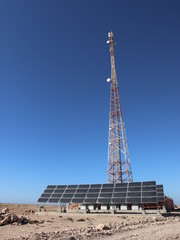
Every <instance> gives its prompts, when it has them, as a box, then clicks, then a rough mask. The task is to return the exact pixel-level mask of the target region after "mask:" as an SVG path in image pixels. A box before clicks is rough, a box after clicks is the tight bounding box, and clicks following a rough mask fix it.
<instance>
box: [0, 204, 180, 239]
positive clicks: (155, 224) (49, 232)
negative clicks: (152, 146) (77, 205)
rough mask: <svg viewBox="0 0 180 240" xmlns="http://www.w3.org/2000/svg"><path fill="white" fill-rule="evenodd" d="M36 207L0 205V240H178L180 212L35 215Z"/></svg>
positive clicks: (52, 208) (53, 208)
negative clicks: (163, 214)
mask: <svg viewBox="0 0 180 240" xmlns="http://www.w3.org/2000/svg"><path fill="white" fill-rule="evenodd" d="M36 210H37V206H36V205H13V204H8V205H5V204H0V240H20V239H21V240H42V239H44V240H60V239H64V240H65V239H66V240H68V239H69V240H84V239H89V240H91V239H104V240H109V239H112V240H120V239H121V240H125V239H131V240H135V239H138V240H139V239H140V240H143V239H153V240H156V239H157V240H170V239H180V212H179V211H176V212H174V213H172V214H168V215H167V216H160V215H155V214H154V215H150V214H147V215H142V214H116V215H112V214H83V213H61V214H58V212H57V211H58V209H57V208H56V207H49V209H47V210H48V211H52V210H53V211H55V213H54V214H51V213H47V212H46V213H42V214H40V215H36V213H35V211H36Z"/></svg>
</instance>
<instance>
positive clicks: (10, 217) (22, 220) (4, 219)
mask: <svg viewBox="0 0 180 240" xmlns="http://www.w3.org/2000/svg"><path fill="white" fill-rule="evenodd" d="M27 223H29V219H28V218H27V217H25V216H23V215H20V216H17V215H15V214H14V213H10V212H9V209H8V208H4V209H2V210H1V212H0V226H4V225H7V224H13V225H22V224H27Z"/></svg>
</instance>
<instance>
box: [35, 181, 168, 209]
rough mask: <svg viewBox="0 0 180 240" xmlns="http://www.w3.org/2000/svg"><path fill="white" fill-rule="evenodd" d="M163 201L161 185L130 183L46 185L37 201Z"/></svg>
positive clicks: (130, 202) (109, 202) (112, 202)
mask: <svg viewBox="0 0 180 240" xmlns="http://www.w3.org/2000/svg"><path fill="white" fill-rule="evenodd" d="M162 201H164V191H163V185H156V182H155V181H149V182H132V183H116V184H113V183H106V184H91V185H90V184H80V185H77V184H76V185H48V186H47V187H46V189H45V191H44V192H43V194H42V195H41V197H40V198H39V199H38V202H39V203H48V202H49V203H83V204H139V203H141V204H146V203H147V204H148V203H157V202H162Z"/></svg>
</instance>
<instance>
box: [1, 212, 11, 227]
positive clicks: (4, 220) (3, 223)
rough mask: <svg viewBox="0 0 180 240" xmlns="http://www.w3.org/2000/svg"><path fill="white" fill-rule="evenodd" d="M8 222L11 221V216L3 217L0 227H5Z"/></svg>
mask: <svg viewBox="0 0 180 240" xmlns="http://www.w3.org/2000/svg"><path fill="white" fill-rule="evenodd" d="M10 221H11V216H10V215H9V216H7V217H5V218H4V219H3V220H1V221H0V226H4V225H7V224H9V223H10Z"/></svg>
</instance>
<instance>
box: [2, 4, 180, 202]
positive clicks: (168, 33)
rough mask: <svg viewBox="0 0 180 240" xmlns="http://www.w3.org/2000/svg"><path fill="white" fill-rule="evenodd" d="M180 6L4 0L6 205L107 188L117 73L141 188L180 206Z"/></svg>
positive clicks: (3, 79) (4, 189)
mask: <svg viewBox="0 0 180 240" xmlns="http://www.w3.org/2000/svg"><path fill="white" fill-rule="evenodd" d="M179 12H180V1H178V0H173V1H170V0H169V1H165V0H158V1H157V0H151V1H150V0H147V1H144V0H136V1H134V0H127V1H121V0H114V1H109V0H108V1H106V0H101V1H100V0H99V1H95V0H88V1H84V0H77V1H73V0H70V1H65V0H62V1H45V0H43V1H35V0H34V1H23V0H22V1H18V0H16V1H13V0H11V1H9V0H1V1H0V31H1V32H0V202H19V203H35V202H36V201H37V199H38V197H39V195H40V194H41V192H42V191H43V190H44V188H45V187H46V185H47V184H75V183H103V182H106V170H107V146H108V115H109V97H110V96H109V91H110V88H109V85H108V84H107V82H106V79H107V77H109V76H110V56H109V46H108V45H106V40H107V33H108V31H110V30H112V31H113V32H114V36H115V41H116V42H117V45H116V47H115V60H116V70H117V76H118V82H119V88H120V95H121V100H122V107H123V113H124V118H125V125H126V131H127V138H128V144H129V151H130V158H131V164H132V171H133V177H134V181H145V180H147V181H148V180H156V181H157V183H159V184H161V183H162V184H164V188H165V193H166V194H167V195H169V196H171V197H173V198H174V199H175V202H176V203H180V190H179V189H180V153H179V152H180V93H179V92H180V14H179Z"/></svg>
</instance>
